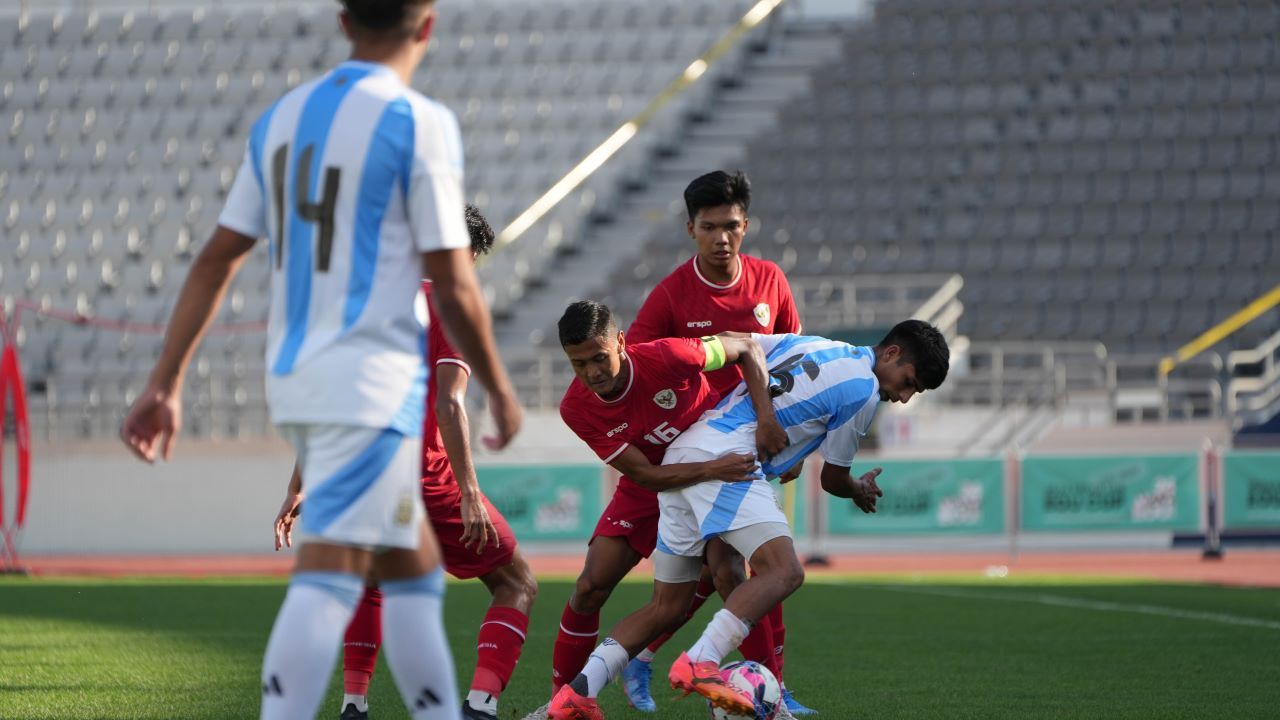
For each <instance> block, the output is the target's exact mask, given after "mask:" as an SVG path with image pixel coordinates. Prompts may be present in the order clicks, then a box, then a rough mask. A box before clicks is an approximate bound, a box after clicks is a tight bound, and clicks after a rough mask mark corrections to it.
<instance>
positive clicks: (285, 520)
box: [275, 462, 303, 550]
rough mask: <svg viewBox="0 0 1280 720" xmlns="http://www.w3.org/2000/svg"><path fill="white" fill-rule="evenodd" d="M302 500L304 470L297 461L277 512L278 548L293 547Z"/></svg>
mask: <svg viewBox="0 0 1280 720" xmlns="http://www.w3.org/2000/svg"><path fill="white" fill-rule="evenodd" d="M302 500H303V496H302V471H301V470H299V469H298V464H297V463H296V462H295V463H294V464H293V473H292V474H291V475H290V477H289V489H288V490H286V491H285V494H284V502H283V503H281V504H280V512H278V513H276V522H275V530H276V550H279V549H280V548H281V547H283V546H287V547H293V525H294V522H295V521H296V520H297V519H298V513H300V512H302Z"/></svg>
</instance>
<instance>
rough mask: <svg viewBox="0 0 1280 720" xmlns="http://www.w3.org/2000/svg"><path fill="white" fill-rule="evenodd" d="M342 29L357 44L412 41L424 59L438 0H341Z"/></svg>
mask: <svg viewBox="0 0 1280 720" xmlns="http://www.w3.org/2000/svg"><path fill="white" fill-rule="evenodd" d="M339 2H340V3H342V13H341V14H340V15H339V19H340V20H341V22H342V29H343V30H344V31H345V32H346V33H347V37H349V38H351V42H352V43H354V44H355V45H356V46H357V47H360V46H366V47H374V46H377V47H385V48H387V49H390V48H394V47H399V46H402V45H407V44H411V45H413V46H415V50H416V51H417V52H418V56H417V59H418V60H421V59H422V57H423V56H425V55H426V53H427V42H428V41H429V40H430V39H431V29H432V27H433V26H434V25H435V17H436V16H435V0H339Z"/></svg>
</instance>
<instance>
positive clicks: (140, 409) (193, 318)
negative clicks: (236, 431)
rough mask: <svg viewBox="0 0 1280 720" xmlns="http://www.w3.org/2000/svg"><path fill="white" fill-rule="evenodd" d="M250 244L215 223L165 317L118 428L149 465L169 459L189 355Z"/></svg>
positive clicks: (178, 427)
mask: <svg viewBox="0 0 1280 720" xmlns="http://www.w3.org/2000/svg"><path fill="white" fill-rule="evenodd" d="M255 241H256V240H255V238H253V237H250V236H248V235H243V234H241V233H239V232H236V231H234V230H231V229H229V228H226V227H223V226H221V225H219V226H218V228H217V229H216V230H214V232H213V237H211V238H210V239H209V242H208V243H206V244H205V246H204V249H203V250H201V251H200V254H199V255H198V256H197V257H196V259H195V262H194V263H193V264H192V266H191V270H190V272H189V273H188V274H187V280H186V282H185V283H183V285H182V292H181V294H179V295H178V302H177V304H176V305H175V306H174V308H173V315H172V316H171V317H170V318H169V325H168V328H167V330H166V332H165V338H164V347H163V349H162V350H161V351H160V359H159V360H157V361H156V364H155V368H154V369H153V370H152V371H151V376H150V378H149V379H148V380H147V387H146V389H145V390H143V391H142V394H141V395H140V396H139V397H138V399H137V401H135V402H134V404H133V407H132V408H130V410H129V414H128V416H126V417H125V420H124V423H123V424H122V425H121V427H120V437H121V439H122V440H124V442H125V444H126V445H128V446H129V449H130V450H132V451H133V454H134V455H137V456H138V457H139V458H140V459H142V460H145V461H147V462H154V461H155V459H156V451H157V449H158V450H159V451H160V454H161V456H162V457H164V459H166V460H168V459H169V455H170V451H171V450H172V447H173V438H174V436H175V435H176V434H177V433H178V431H179V430H181V428H182V402H181V398H182V383H183V379H184V378H185V376H186V372H187V365H188V364H189V363H190V361H191V354H192V353H193V352H195V349H196V346H197V345H199V344H200V339H201V337H203V336H204V333H205V330H206V329H207V328H208V327H209V322H210V321H211V320H213V316H214V314H215V313H216V312H217V310H218V306H219V305H220V304H221V303H222V297H223V295H225V294H226V292H227V286H228V285H230V284H231V280H232V279H233V278H234V277H235V274H236V272H238V271H239V270H240V266H241V265H243V264H244V261H245V258H246V257H248V255H249V252H250V251H251V250H253V244H254V242H255ZM157 443H158V446H157Z"/></svg>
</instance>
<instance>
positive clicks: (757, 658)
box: [707, 538, 777, 676]
mask: <svg viewBox="0 0 1280 720" xmlns="http://www.w3.org/2000/svg"><path fill="white" fill-rule="evenodd" d="M707 564H708V565H709V566H711V567H714V568H715V569H716V579H717V583H716V587H717V589H718V590H719V591H720V594H721V596H722V597H724V598H725V599H726V600H727V599H728V598H729V595H731V594H732V593H733V591H734V590H735V589H737V587H738V586H739V585H741V584H742V583H743V582H746V579H747V574H746V572H745V571H744V566H745V564H746V561H745V560H744V559H743V558H742V555H741V554H739V553H738V551H737V550H735V549H733V547H732V546H730V545H728V544H726V543H725V542H724V541H723V540H721V539H720V538H716V539H715V540H711V541H708V542H707ZM774 643H775V638H774V634H773V625H772V623H771V622H770V617H769V615H765V617H763V618H761V619H760V621H759V622H757V623H756V624H754V625H753V626H752V627H751V632H749V633H747V637H746V638H745V639H744V640H743V641H742V644H741V645H740V646H738V651H739V652H741V653H742V657H743V658H745V659H747V660H751V661H752V662H758V663H760V664H761V665H763V666H765V667H766V668H768V670H769V672H771V673H774V675H775V676H776V675H777V656H776V655H775V654H774V651H773V650H774Z"/></svg>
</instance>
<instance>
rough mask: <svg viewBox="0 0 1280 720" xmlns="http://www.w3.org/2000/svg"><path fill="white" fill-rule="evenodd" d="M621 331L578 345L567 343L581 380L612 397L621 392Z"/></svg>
mask: <svg viewBox="0 0 1280 720" xmlns="http://www.w3.org/2000/svg"><path fill="white" fill-rule="evenodd" d="M623 344H624V341H623V338H622V333H621V332H619V333H614V334H606V335H602V336H600V337H594V338H591V339H590V340H587V341H586V342H580V343H578V344H577V345H566V346H565V348H564V354H565V355H567V356H569V364H570V365H572V366H573V373H574V374H575V375H577V376H578V380H579V381H580V382H581V383H582V384H583V385H586V386H587V389H588V390H590V391H591V392H593V393H595V394H597V395H600V396H601V397H610V396H612V395H616V394H618V393H619V392H622V389H623V388H622V385H623V383H624V382H625V381H626V377H625V376H624V375H623V373H622V347H623Z"/></svg>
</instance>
